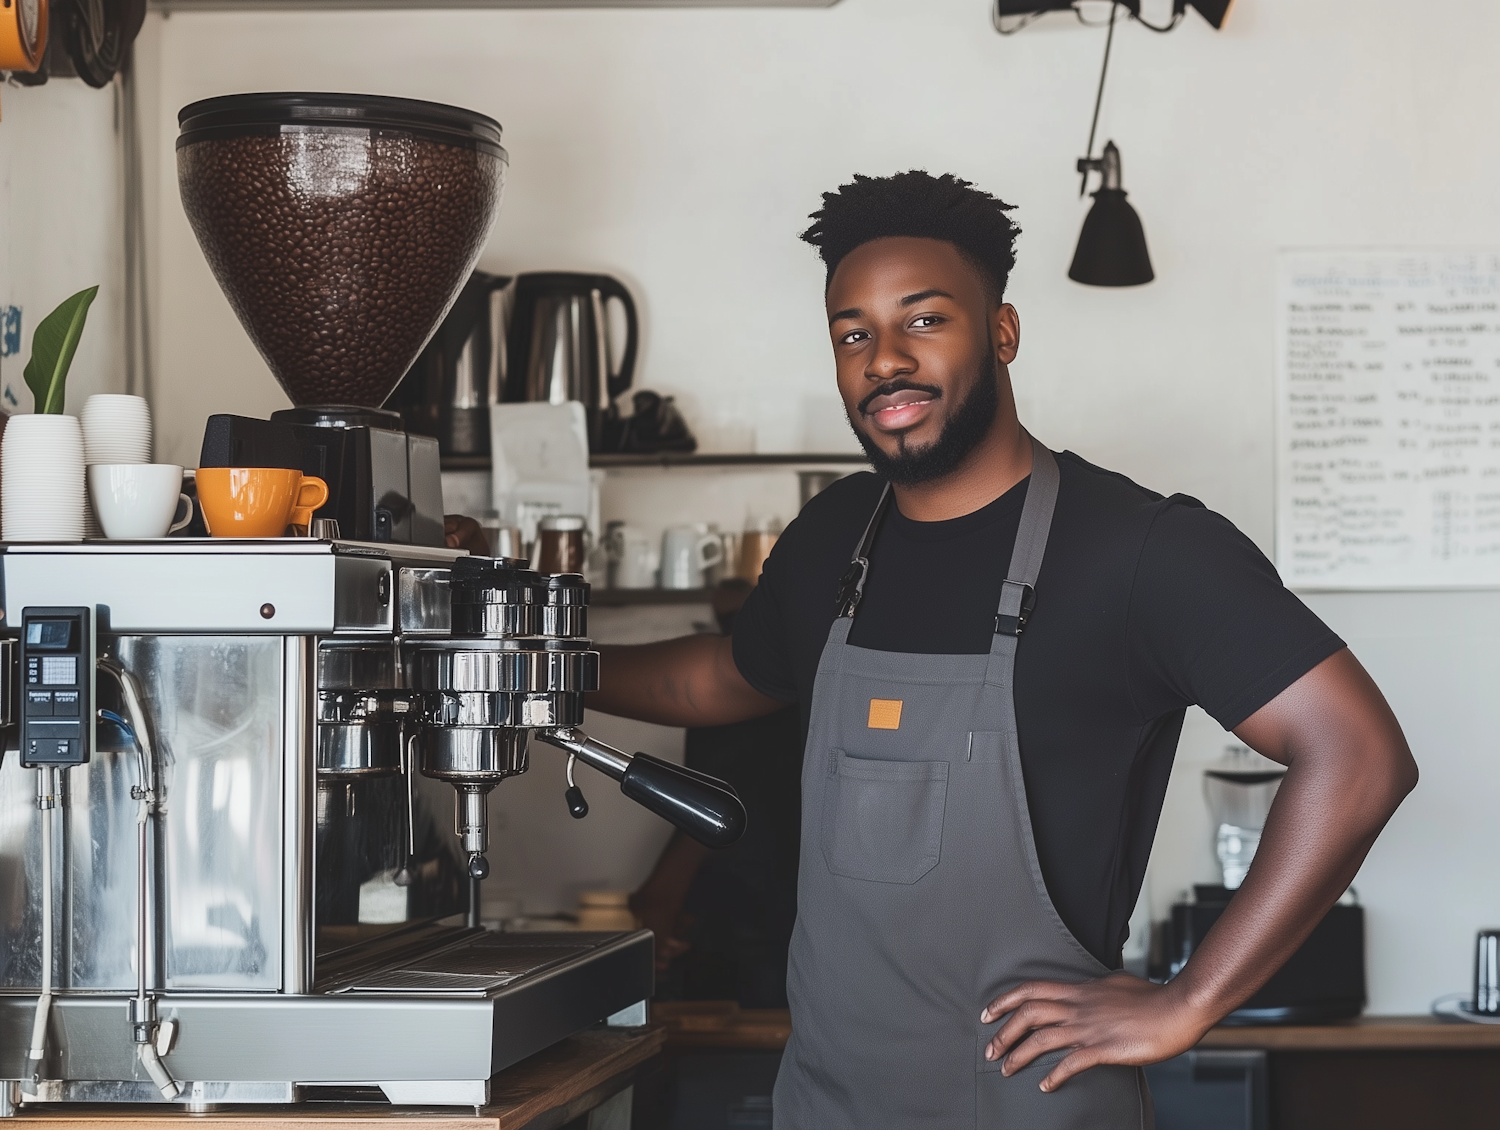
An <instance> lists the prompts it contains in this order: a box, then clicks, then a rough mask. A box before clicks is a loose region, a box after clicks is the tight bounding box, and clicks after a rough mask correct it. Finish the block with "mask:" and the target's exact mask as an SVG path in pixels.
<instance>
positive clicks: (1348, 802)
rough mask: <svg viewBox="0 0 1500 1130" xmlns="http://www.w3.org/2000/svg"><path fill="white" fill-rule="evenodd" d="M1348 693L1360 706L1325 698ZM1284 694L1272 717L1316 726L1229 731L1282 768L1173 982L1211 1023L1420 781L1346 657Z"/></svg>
mask: <svg viewBox="0 0 1500 1130" xmlns="http://www.w3.org/2000/svg"><path fill="white" fill-rule="evenodd" d="M1325 668H1326V670H1325ZM1350 696H1357V697H1358V698H1359V699H1361V700H1363V701H1362V702H1361V705H1362V707H1363V709H1361V710H1357V711H1350V710H1347V709H1339V708H1338V707H1340V706H1341V705H1347V702H1344V703H1339V702H1335V701H1329V699H1330V697H1335V698H1337V697H1342V698H1343V699H1345V700H1347V699H1348V698H1349V697H1350ZM1286 698H1287V701H1281V700H1280V699H1278V700H1277V704H1276V705H1277V706H1278V710H1279V712H1281V713H1283V714H1285V713H1295V714H1297V715H1301V716H1303V717H1305V718H1308V719H1313V718H1316V719H1318V720H1319V722H1318V724H1314V725H1307V726H1299V727H1295V728H1290V729H1289V728H1287V727H1285V726H1281V725H1274V724H1273V720H1272V719H1271V718H1269V717H1267V718H1261V717H1260V715H1259V714H1257V715H1254V716H1252V717H1251V718H1250V719H1249V720H1247V721H1246V722H1245V724H1244V725H1242V726H1240V727H1239V728H1238V729H1237V730H1236V731H1235V732H1236V734H1237V735H1238V736H1239V737H1241V738H1242V739H1244V740H1245V741H1246V742H1247V743H1248V744H1249V745H1251V746H1252V747H1254V748H1256V749H1257V750H1259V751H1260V752H1261V753H1263V754H1265V755H1266V756H1268V757H1270V758H1272V759H1274V760H1276V761H1279V762H1281V763H1282V764H1284V765H1287V766H1288V770H1287V774H1286V776H1285V777H1284V778H1283V779H1282V783H1281V787H1280V789H1279V790H1278V791H1277V794H1276V803H1275V805H1274V806H1273V807H1272V809H1271V814H1270V818H1269V819H1268V820H1267V822H1266V827H1265V830H1264V831H1263V833H1262V834H1261V839H1260V846H1259V847H1258V848H1257V849H1256V853H1255V863H1254V865H1253V866H1252V867H1251V869H1250V873H1249V875H1247V876H1246V878H1245V882H1244V885H1243V886H1242V887H1241V888H1240V890H1239V892H1238V893H1237V894H1236V895H1235V897H1234V899H1233V900H1232V901H1231V902H1230V904H1229V907H1228V909H1226V910H1225V912H1224V914H1223V916H1222V917H1221V918H1220V919H1219V922H1218V923H1217V925H1216V926H1215V927H1214V929H1213V930H1212V931H1210V932H1209V935H1208V937H1207V938H1205V939H1204V941H1203V943H1202V945H1200V946H1199V948H1198V950H1197V952H1195V953H1194V955H1193V957H1192V960H1190V961H1189V962H1188V964H1187V967H1186V968H1185V969H1184V970H1183V972H1182V973H1181V974H1180V975H1179V976H1178V978H1177V979H1176V981H1175V982H1174V983H1173V984H1174V988H1175V989H1176V991H1177V992H1179V993H1181V994H1182V995H1183V997H1184V999H1185V1000H1187V1001H1190V1002H1191V1003H1192V1006H1193V1007H1194V1008H1195V1009H1196V1010H1199V1011H1202V1012H1203V1013H1204V1015H1205V1016H1207V1017H1210V1018H1211V1019H1212V1020H1215V1021H1216V1020H1218V1019H1220V1018H1221V1017H1222V1016H1224V1015H1225V1014H1227V1013H1228V1012H1230V1011H1231V1010H1232V1009H1234V1008H1236V1007H1237V1006H1238V1005H1240V1004H1241V1003H1243V1002H1244V1000H1245V999H1246V998H1248V997H1249V996H1250V995H1251V994H1252V993H1254V992H1255V990H1256V989H1258V988H1259V987H1260V986H1261V985H1263V984H1264V983H1265V982H1266V980H1267V979H1268V978H1269V977H1270V976H1271V974H1273V973H1274V972H1275V971H1276V970H1277V969H1279V968H1280V967H1281V965H1282V963H1283V962H1285V961H1286V959H1287V958H1288V957H1290V956H1291V955H1292V954H1293V953H1294V952H1295V951H1296V949H1297V947H1298V946H1300V945H1301V944H1302V942H1303V941H1304V940H1306V938H1307V935H1308V934H1309V933H1311V932H1312V929H1313V927H1314V926H1316V925H1317V923H1318V922H1319V921H1320V920H1321V919H1322V917H1323V915H1324V914H1325V913H1327V911H1328V908H1329V907H1330V906H1332V905H1333V904H1334V903H1335V902H1336V901H1337V900H1338V898H1339V896H1340V895H1342V894H1343V892H1344V891H1345V890H1346V889H1347V888H1348V886H1349V884H1350V882H1352V881H1353V879H1354V876H1355V874H1356V873H1357V872H1358V871H1359V868H1360V865H1361V864H1362V863H1363V862H1364V858H1365V855H1366V854H1367V853H1368V852H1369V850H1370V847H1371V845H1373V844H1374V842H1375V838H1376V836H1378V835H1379V834H1380V830H1381V829H1382V828H1384V827H1385V824H1386V821H1387V820H1389V819H1390V817H1391V814H1392V813H1394V812H1395V811H1396V806H1397V805H1399V804H1400V803H1401V800H1402V798H1403V797H1405V796H1406V794H1407V793H1408V792H1410V791H1411V789H1412V788H1413V787H1414V786H1415V785H1416V781H1417V768H1416V763H1415V762H1414V761H1413V760H1412V756H1411V751H1410V750H1409V749H1408V748H1407V745H1406V741H1405V739H1404V738H1403V737H1402V734H1401V729H1400V727H1399V725H1398V724H1397V723H1396V719H1395V718H1394V716H1392V714H1391V712H1390V708H1389V707H1388V706H1387V705H1386V703H1385V700H1384V699H1383V698H1382V697H1381V695H1380V692H1379V691H1378V690H1377V689H1376V688H1375V685H1374V683H1373V682H1371V680H1370V677H1369V676H1368V675H1367V674H1366V673H1365V671H1364V669H1363V668H1362V667H1360V665H1359V663H1358V662H1357V661H1356V660H1355V659H1354V657H1353V656H1352V655H1350V654H1349V652H1347V651H1344V652H1340V653H1338V654H1337V655H1334V656H1332V657H1331V658H1329V659H1328V660H1326V661H1325V662H1324V664H1322V665H1320V667H1319V668H1317V669H1316V670H1315V671H1313V672H1311V673H1310V674H1309V676H1308V677H1307V679H1306V680H1305V682H1299V684H1298V685H1296V686H1294V687H1292V688H1289V689H1288V691H1287V692H1286Z"/></svg>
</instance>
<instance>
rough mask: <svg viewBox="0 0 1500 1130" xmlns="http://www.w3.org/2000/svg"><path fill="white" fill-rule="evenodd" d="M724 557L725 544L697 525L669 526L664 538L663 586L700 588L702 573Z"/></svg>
mask: <svg viewBox="0 0 1500 1130" xmlns="http://www.w3.org/2000/svg"><path fill="white" fill-rule="evenodd" d="M723 557H724V543H723V541H721V540H720V539H719V537H718V535H716V534H711V533H709V532H708V531H707V530H705V529H702V528H700V527H697V526H668V527H667V528H666V530H665V531H664V532H663V533H662V535H661V587H662V588H664V589H701V588H702V587H703V571H704V570H705V569H710V568H712V567H713V566H715V565H717V564H718V563H719V562H720V561H721V560H722V559H723Z"/></svg>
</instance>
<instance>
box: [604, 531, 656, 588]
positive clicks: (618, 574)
mask: <svg viewBox="0 0 1500 1130" xmlns="http://www.w3.org/2000/svg"><path fill="white" fill-rule="evenodd" d="M610 536H611V538H612V539H613V541H612V550H611V552H612V554H613V555H614V585H615V587H616V588H622V589H654V588H655V587H656V545H655V544H654V543H653V541H652V540H651V538H649V537H647V536H646V535H645V534H643V533H641V531H639V530H632V529H631V528H630V527H629V526H625V525H620V526H617V527H616V528H615V529H614V530H612V531H611V532H610Z"/></svg>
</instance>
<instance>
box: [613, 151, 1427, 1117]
mask: <svg viewBox="0 0 1500 1130" xmlns="http://www.w3.org/2000/svg"><path fill="white" fill-rule="evenodd" d="M823 199H824V204H823V208H822V209H821V210H820V211H819V212H817V213H815V214H814V217H813V218H814V221H815V222H814V224H813V225H812V227H810V228H809V229H808V230H807V232H805V233H804V235H803V238H804V239H805V240H806V241H807V242H809V243H811V244H812V245H813V246H815V247H816V248H818V250H819V252H820V254H821V256H822V258H823V260H824V263H825V264H826V266H827V290H826V304H827V315H828V326H829V331H830V337H831V340H832V347H833V355H834V362H835V372H836V379H837V383H838V389H839V393H840V395H841V396H842V398H843V402H844V406H845V409H846V411H847V413H848V416H849V421H850V424H851V426H852V427H853V429H854V431H855V434H856V435H857V436H858V437H859V440H860V442H861V443H862V444H863V446H864V449H865V451H866V453H867V454H868V456H869V458H870V462H871V464H872V466H873V467H874V470H875V473H874V474H865V475H855V476H852V477H850V478H847V479H844V480H842V481H840V482H838V483H835V484H834V485H833V486H831V487H830V488H828V489H827V490H825V491H824V492H823V493H822V494H820V495H818V496H817V497H816V498H814V499H813V500H812V501H811V502H810V503H809V504H808V505H807V507H806V508H805V509H804V510H803V512H802V514H801V515H800V516H799V517H798V518H797V520H796V521H795V522H793V523H792V524H791V526H789V527H788V529H787V530H786V532H785V533H784V534H783V535H782V537H781V539H780V540H779V541H778V543H777V545H776V549H775V551H774V552H773V553H772V555H771V557H770V560H769V561H768V562H767V564H766V567H765V572H764V574H763V575H762V577H761V582H760V584H759V586H758V587H757V589H756V590H755V592H754V593H753V594H752V595H751V597H750V599H749V601H748V602H747V604H746V606H745V608H744V609H743V611H742V612H741V613H740V615H739V617H738V618H737V620H736V622H735V627H734V635H733V638H732V640H729V639H722V638H716V637H711V636H697V637H692V638H686V639H679V640H673V641H668V642H665V643H659V644H651V645H646V646H642V647H621V648H614V649H609V650H607V651H605V653H604V660H603V664H604V670H603V671H602V673H601V680H600V681H601V685H602V686H603V688H604V690H602V691H601V692H599V693H598V694H596V695H594V696H593V697H592V700H591V703H590V705H591V706H593V707H594V708H596V709H601V710H605V711H609V712H611V713H617V714H624V715H628V716H631V717H635V718H640V719H644V720H647V721H653V722H659V723H665V724H668V725H679V726H705V725H715V724H722V723H726V722H730V721H733V720H736V719H742V718H747V717H751V716H755V715H759V714H763V713H766V712H769V711H771V710H774V709H776V708H777V707H778V706H779V705H781V704H782V703H788V702H795V703H796V704H797V705H798V706H799V708H800V709H801V711H802V715H803V718H804V723H805V726H806V729H807V743H806V753H805V757H804V763H803V764H804V768H803V775H802V845H803V848H804V850H803V851H802V852H801V859H800V865H799V877H798V893H797V899H798V902H797V923H796V927H795V932H794V935H793V938H792V946H791V958H790V970H789V974H788V982H787V989H788V998H789V1002H790V1007H791V1010H792V1037H791V1041H790V1042H789V1044H788V1046H787V1049H786V1053H785V1056H784V1058H783V1061H782V1066H781V1072H780V1076H779V1078H778V1080H777V1084H776V1093H775V1119H776V1124H777V1126H778V1127H780V1128H782V1130H797V1128H809V1130H810V1128H826V1127H845V1126H847V1127H856V1126H915V1125H922V1126H927V1127H975V1126H979V1127H984V1128H987V1130H988V1128H994V1127H1026V1128H1027V1130H1047V1128H1049V1127H1064V1126H1068V1127H1071V1126H1085V1125H1086V1126H1091V1127H1148V1126H1150V1124H1151V1114H1150V1099H1149V1095H1148V1094H1147V1092H1146V1088H1145V1082H1144V1077H1143V1075H1142V1073H1141V1072H1140V1070H1139V1065H1142V1064H1147V1063H1151V1062H1154V1061H1157V1060H1161V1059H1165V1058H1167V1057H1170V1056H1173V1055H1176V1054H1178V1053H1180V1052H1182V1051H1185V1050H1186V1049H1188V1048H1191V1047H1192V1046H1193V1045H1194V1044H1195V1043H1196V1042H1197V1041H1198V1039H1199V1038H1200V1037H1201V1036H1202V1035H1203V1034H1204V1033H1205V1032H1206V1031H1207V1030H1208V1029H1209V1028H1210V1027H1212V1026H1213V1025H1214V1024H1215V1023H1217V1022H1218V1021H1219V1020H1220V1019H1221V1018H1222V1017H1223V1016H1225V1015H1226V1014H1227V1013H1228V1012H1230V1011H1231V1010H1232V1009H1233V1008H1235V1007H1236V1006H1237V1005H1238V1004H1239V1003H1240V1002H1242V1001H1244V1000H1245V999H1246V998H1247V997H1249V996H1250V995H1251V994H1252V993H1253V992H1255V990H1256V989H1257V988H1258V987H1259V986H1260V985H1261V984H1262V983H1264V982H1265V981H1266V979H1267V978H1268V977H1269V976H1270V975H1271V973H1272V972H1274V971H1275V970H1276V968H1277V967H1278V966H1280V964H1281V963H1282V962H1283V961H1284V960H1285V959H1286V958H1287V957H1288V956H1289V955H1290V954H1291V953H1292V952H1293V951H1294V950H1295V949H1296V948H1297V947H1298V946H1299V945H1300V944H1301V942H1302V941H1303V939H1304V938H1305V937H1306V936H1307V935H1308V933H1309V932H1310V931H1311V930H1312V928H1313V927H1314V926H1315V925H1316V924H1317V922H1318V921H1319V920H1320V919H1321V918H1322V916H1323V915H1324V913H1325V912H1326V911H1327V910H1328V908H1329V907H1330V906H1332V905H1333V903H1334V902H1335V901H1336V900H1337V899H1338V897H1339V896H1340V895H1341V894H1342V893H1343V891H1344V890H1345V889H1346V888H1347V886H1348V884H1349V882H1350V880H1351V879H1352V878H1353V877H1354V874H1355V872H1356V870H1357V869H1358V867H1359V865H1360V862H1361V861H1362V860H1363V859H1364V856H1365V854H1366V852H1367V851H1368V850H1369V848H1370V846H1371V844H1372V842H1373V841H1374V839H1375V837H1376V836H1377V835H1378V834H1379V832H1380V830H1381V828H1382V827H1383V826H1384V824H1385V822H1386V820H1387V819H1388V818H1389V817H1390V815H1391V813H1392V812H1393V811H1394V810H1395V808H1396V806H1397V805H1398V804H1399V803H1400V801H1401V799H1402V797H1404V796H1405V794H1406V793H1407V792H1408V791H1409V790H1410V789H1411V788H1412V787H1413V786H1414V785H1415V783H1416V779H1417V771H1416V766H1415V764H1414V762H1413V760H1412V757H1411V754H1410V752H1409V751H1408V749H1407V746H1406V742H1405V740H1404V738H1403V736H1402V734H1401V730H1400V728H1399V726H1398V725H1397V723H1396V720H1395V718H1394V717H1393V715H1392V714H1391V711H1390V709H1389V708H1388V706H1387V705H1386V703H1385V700H1384V699H1383V698H1382V697H1381V694H1380V692H1379V690H1378V689H1377V688H1376V687H1375V685H1374V683H1373V682H1372V681H1371V680H1370V678H1369V676H1368V675H1367V674H1366V673H1365V671H1364V669H1363V668H1362V667H1361V666H1360V665H1359V663H1358V662H1357V661H1356V660H1355V658H1354V657H1353V656H1352V655H1351V654H1350V653H1349V651H1348V650H1347V649H1346V648H1345V647H1344V645H1343V643H1342V641H1341V640H1339V638H1338V637H1337V636H1335V635H1334V634H1333V633H1332V632H1331V631H1330V630H1329V629H1328V628H1327V627H1325V626H1324V625H1323V624H1322V623H1321V622H1319V620H1318V619H1317V617H1315V616H1314V615H1313V614H1312V613H1311V612H1310V611H1309V610H1308V609H1307V608H1306V607H1304V606H1303V605H1302V603H1301V602H1300V601H1298V600H1297V598H1296V597H1295V596H1293V595H1292V594H1291V593H1289V592H1288V591H1286V589H1284V588H1283V587H1282V585H1281V583H1280V580H1279V578H1278V577H1277V575H1276V572H1275V570H1274V569H1273V568H1272V566H1271V564H1270V563H1269V562H1268V561H1267V560H1266V559H1265V558H1264V557H1263V556H1262V555H1261V554H1260V552H1259V551H1258V550H1257V549H1256V548H1255V546H1254V545H1252V544H1251V542H1250V541H1249V539H1248V538H1246V537H1244V536H1243V535H1242V534H1241V533H1240V532H1239V531H1238V530H1236V529H1235V528H1234V527H1233V526H1232V525H1231V524H1230V523H1229V522H1228V521H1226V520H1225V519H1224V518H1222V517H1220V516H1219V515H1217V514H1215V513H1213V512H1212V511H1209V510H1207V509H1206V508H1204V507H1203V506H1202V504H1201V503H1199V502H1197V501H1195V500H1194V499H1192V498H1188V497H1186V496H1184V495H1173V496H1171V497H1162V496H1161V495H1159V494H1156V493H1154V492H1152V491H1150V490H1147V489H1145V488H1144V487H1141V486H1138V485H1136V484H1135V483H1133V482H1131V481H1130V480H1129V479H1127V478H1125V477H1124V476H1122V475H1118V474H1115V473H1112V472H1109V471H1106V470H1104V469H1102V468H1100V467H1096V466H1094V465H1093V464H1091V463H1089V462H1087V461H1086V460H1084V459H1083V458H1081V457H1079V456H1077V455H1074V454H1071V453H1067V452H1064V453H1053V452H1051V451H1049V450H1047V448H1046V447H1045V446H1044V445H1042V444H1041V443H1040V442H1039V441H1037V440H1034V439H1033V438H1032V436H1031V435H1030V434H1028V432H1027V431H1026V430H1025V429H1024V428H1023V427H1022V424H1021V422H1020V421H1019V420H1018V419H1017V416H1016V407H1015V400H1014V397H1013V395H1012V390H1011V381H1010V370H1009V366H1010V365H1011V364H1012V363H1013V362H1014V361H1015V359H1016V356H1017V354H1018V352H1019V348H1020V320H1019V317H1018V315H1017V313H1016V310H1015V308H1014V307H1013V306H1011V305H1009V304H1008V303H1006V302H1005V301H1004V299H1003V296H1004V291H1005V286H1006V282H1007V277H1008V275H1009V272H1010V270H1011V268H1012V266H1013V264H1014V255H1013V244H1014V239H1015V236H1016V234H1017V228H1016V226H1015V225H1014V224H1013V223H1012V222H1011V220H1010V217H1009V216H1008V214H1007V213H1008V211H1009V208H1008V206H1007V205H1005V204H1003V203H1002V202H1000V201H999V200H997V199H995V198H994V197H992V196H989V195H988V194H986V193H983V192H980V191H978V190H977V189H975V188H974V187H972V186H971V185H970V184H968V183H967V182H965V181H962V180H958V179H956V178H954V177H952V176H942V177H932V176H929V175H927V174H926V173H920V172H910V173H903V174H899V175H897V176H893V177H889V178H880V179H872V178H867V177H856V178H855V180H854V182H853V183H852V184H848V185H845V186H843V187H842V188H840V189H839V190H838V191H837V192H833V193H828V194H826V195H825V196H824V198H823ZM1195 703H1196V704H1198V705H1201V706H1202V707H1203V708H1204V709H1205V710H1206V711H1207V712H1208V713H1209V714H1211V715H1212V716H1213V717H1214V718H1215V719H1216V720H1217V721H1218V722H1219V723H1220V724H1221V725H1223V726H1224V727H1225V728H1227V729H1231V730H1233V731H1234V732H1235V734H1236V735H1237V736H1238V737H1239V738H1240V739H1241V740H1242V741H1244V742H1245V743H1246V744H1247V745H1250V746H1251V747H1253V748H1254V749H1256V750H1259V751H1260V752H1261V753H1263V754H1265V755H1266V756H1268V757H1270V758H1272V759H1274V760H1276V761H1278V762H1281V763H1283V764H1285V765H1287V766H1289V771H1288V773H1287V775H1286V778H1285V781H1284V783H1283V785H1282V787H1281V791H1280V794H1279V795H1278V797H1277V800H1276V804H1275V808H1274V809H1273V811H1272V813H1271V816H1270V820H1269V821H1268V823H1267V825H1266V828H1265V833H1264V837H1263V838H1262V840H1261V842H1260V848H1259V850H1258V852H1257V854H1256V857H1255V863H1254V866H1253V867H1252V868H1251V870H1250V873H1249V876H1248V878H1247V879H1246V880H1245V883H1244V885H1243V886H1242V887H1241V889H1240V891H1239V893H1238V895H1237V897H1236V898H1235V899H1234V901H1233V902H1232V903H1231V904H1230V906H1229V908H1228V910H1227V911H1226V912H1225V913H1224V915H1223V917H1221V918H1220V919H1219V922H1218V924H1217V925H1216V926H1215V928H1214V929H1213V931H1212V932H1211V933H1210V934H1209V935H1208V937H1207V938H1206V939H1205V940H1204V942H1203V944H1202V945H1201V946H1200V947H1199V949H1198V950H1197V951H1196V952H1195V953H1194V955H1193V957H1192V959H1191V961H1189V962H1188V964H1187V966H1186V967H1185V968H1184V970H1183V971H1182V973H1181V974H1179V976H1178V977H1176V978H1175V979H1174V980H1173V981H1171V982H1170V983H1168V984H1166V985H1155V984H1151V983H1149V982H1146V981H1142V980H1138V979H1137V978H1135V977H1131V976H1129V975H1127V974H1125V973H1122V972H1120V971H1119V970H1120V950H1121V946H1122V943H1123V942H1124V940H1125V937H1126V932H1127V930H1126V923H1127V921H1128V919H1129V916H1130V912H1131V909H1132V907H1133V906H1134V904H1135V901H1136V897H1137V895H1138V894H1139V891H1140V887H1141V882H1142V878H1143V875H1144V872H1145V867H1146V860H1147V856H1148V854H1149V851H1150V847H1151V843H1152V838H1153V835H1154V832H1155V826H1156V822H1157V817H1158V815H1159V813H1160V810H1161V804H1162V799H1163V795H1164V793H1165V790H1166V785H1167V777H1168V773H1169V771H1170V768H1171V763H1172V758H1173V755H1174V751H1175V748H1176V745H1177V739H1178V734H1179V732H1180V730H1181V726H1182V721H1183V713H1184V711H1185V710H1186V708H1187V707H1188V706H1190V705H1192V704H1195Z"/></svg>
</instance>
